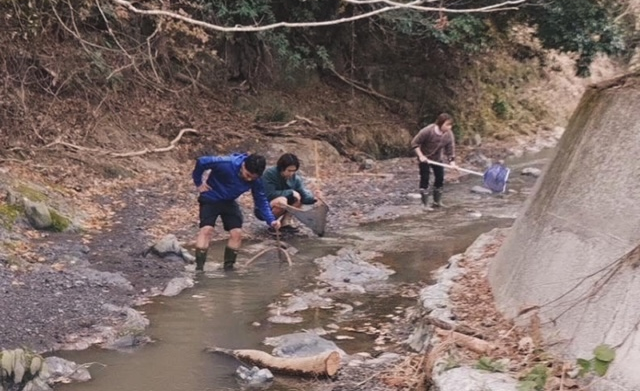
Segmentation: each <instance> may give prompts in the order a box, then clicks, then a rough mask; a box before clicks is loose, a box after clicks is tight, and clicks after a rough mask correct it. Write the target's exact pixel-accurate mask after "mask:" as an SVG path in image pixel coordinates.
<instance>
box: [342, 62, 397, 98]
mask: <svg viewBox="0 0 640 391" xmlns="http://www.w3.org/2000/svg"><path fill="white" fill-rule="evenodd" d="M331 72H332V73H333V74H334V75H335V76H336V77H337V78H338V79H340V80H342V81H343V82H345V83H347V84H349V85H350V86H352V87H354V88H356V89H357V90H360V91H362V92H366V93H367V94H369V95H373V96H375V97H376V98H380V99H385V100H388V101H391V102H398V100H396V99H393V98H389V97H388V96H385V95H382V94H381V93H379V92H376V91H374V90H371V89H369V88H365V87H362V86H360V85H359V84H358V83H357V82H355V81H353V80H349V79H347V78H346V77H344V76H342V75H341V74H339V73H338V72H336V71H335V70H334V69H333V68H331Z"/></svg>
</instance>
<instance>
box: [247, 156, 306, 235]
mask: <svg viewBox="0 0 640 391" xmlns="http://www.w3.org/2000/svg"><path fill="white" fill-rule="evenodd" d="M299 169H300V161H299V160H298V157H297V156H296V155H294V154H292V153H285V154H284V155H282V156H280V158H279V159H278V162H277V163H276V165H275V166H273V167H269V168H268V169H267V170H266V171H265V172H264V175H263V176H262V181H263V182H264V191H265V193H266V195H267V199H268V200H269V202H270V203H271V210H272V212H273V214H274V216H276V217H277V218H279V217H280V216H283V217H282V228H281V229H282V231H283V232H292V233H293V232H297V231H298V228H296V227H294V226H292V225H291V217H292V216H291V215H290V214H289V213H287V210H286V209H285V208H284V207H283V205H291V206H295V207H296V208H300V206H302V205H303V204H305V205H310V204H314V203H316V202H317V200H316V198H315V197H314V196H313V193H312V192H311V191H309V190H308V189H307V188H306V187H305V186H304V182H303V180H302V177H301V176H300V173H299V172H298V170H299ZM261 212H262V211H261V210H260V209H259V208H255V210H254V214H255V215H256V217H257V218H258V219H260V220H266V216H265V215H263V214H262V213H261ZM270 231H273V230H272V229H270Z"/></svg>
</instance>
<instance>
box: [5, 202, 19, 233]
mask: <svg viewBox="0 0 640 391" xmlns="http://www.w3.org/2000/svg"><path fill="white" fill-rule="evenodd" d="M23 213H24V208H23V207H21V206H20V205H13V204H2V205H0V226H1V227H2V228H5V229H7V230H11V229H12V228H13V226H14V224H15V223H16V221H17V220H18V218H19V217H20V216H21V215H22V214H23Z"/></svg>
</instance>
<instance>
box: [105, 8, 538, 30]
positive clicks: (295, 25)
mask: <svg viewBox="0 0 640 391" xmlns="http://www.w3.org/2000/svg"><path fill="white" fill-rule="evenodd" d="M111 1H113V2H114V3H116V4H118V5H121V6H123V7H125V8H126V9H128V10H129V11H131V12H134V13H136V14H141V15H151V16H165V17H169V18H172V19H178V20H182V21H183V22H187V23H189V24H192V25H195V26H200V27H203V28H206V29H209V30H215V31H220V32H257V31H265V30H273V29H276V28H280V27H289V28H300V27H322V26H333V25H337V24H341V23H347V22H353V21H356V20H359V19H366V18H370V17H372V16H375V15H379V14H382V13H385V12H389V11H394V10H400V9H413V10H416V11H422V12H439V13H458V14H461V13H485V12H497V11H505V10H514V9H517V7H515V5H518V4H523V3H525V2H526V1H527V0H508V1H503V2H500V3H497V4H494V5H490V6H486V7H480V8H461V9H452V8H444V7H423V6H420V5H419V4H422V3H423V0H414V1H411V2H409V3H396V2H394V1H390V0H375V1H370V0H344V1H345V2H347V3H351V4H357V5H361V4H372V3H383V4H388V5H387V6H385V7H383V8H379V9H376V10H372V11H369V12H365V13H362V14H358V15H354V16H350V17H346V18H340V19H334V20H323V21H320V22H278V23H272V24H267V25H264V26H242V25H236V26H233V27H225V26H220V25H217V24H211V23H207V22H203V21H201V20H197V19H193V18H191V17H189V16H185V15H181V14H178V13H175V12H171V11H165V10H157V9H150V10H143V9H140V8H136V7H135V6H134V5H133V4H132V3H131V2H129V1H126V0H111Z"/></svg>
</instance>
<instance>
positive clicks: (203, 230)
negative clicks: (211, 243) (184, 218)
mask: <svg viewBox="0 0 640 391" xmlns="http://www.w3.org/2000/svg"><path fill="white" fill-rule="evenodd" d="M199 233H200V234H201V235H204V236H206V237H207V238H212V237H213V234H214V233H215V229H214V228H213V227H212V226H210V225H205V226H204V227H200V231H199Z"/></svg>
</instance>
